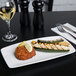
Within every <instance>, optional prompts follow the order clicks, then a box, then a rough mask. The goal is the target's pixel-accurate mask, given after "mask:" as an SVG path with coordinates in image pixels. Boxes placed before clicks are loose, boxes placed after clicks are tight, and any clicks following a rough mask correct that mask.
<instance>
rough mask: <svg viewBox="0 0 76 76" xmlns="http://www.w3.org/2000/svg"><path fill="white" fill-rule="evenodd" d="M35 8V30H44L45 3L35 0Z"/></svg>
mask: <svg viewBox="0 0 76 76" xmlns="http://www.w3.org/2000/svg"><path fill="white" fill-rule="evenodd" d="M32 5H33V8H34V17H33V26H34V30H38V29H42V28H43V25H44V20H43V13H42V7H43V5H44V2H43V1H41V0H34V1H33V3H32Z"/></svg>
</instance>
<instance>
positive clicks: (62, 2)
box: [15, 0, 76, 12]
mask: <svg viewBox="0 0 76 76" xmlns="http://www.w3.org/2000/svg"><path fill="white" fill-rule="evenodd" d="M16 1H17V2H18V1H19V0H15V2H16ZM33 1H34V0H30V4H29V12H33V7H32V2H33ZM43 1H45V5H44V7H43V11H48V10H49V11H76V0H43ZM47 3H48V4H47Z"/></svg>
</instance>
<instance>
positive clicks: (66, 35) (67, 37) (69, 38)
mask: <svg viewBox="0 0 76 76" xmlns="http://www.w3.org/2000/svg"><path fill="white" fill-rule="evenodd" d="M63 26H67V27H69V28H71V29H72V30H74V31H76V27H75V26H73V25H71V24H69V23H65V24H64V25H63ZM51 30H52V31H54V32H56V33H57V34H59V35H61V36H63V37H64V38H66V39H67V40H69V41H71V42H72V43H74V44H76V39H74V38H73V37H72V36H71V35H69V34H68V33H62V32H60V31H58V29H57V27H54V28H51ZM65 30H66V31H67V32H69V33H71V34H72V35H73V36H75V37H76V34H75V33H73V32H71V31H69V30H67V29H65Z"/></svg>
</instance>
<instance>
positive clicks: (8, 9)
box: [0, 0, 18, 42]
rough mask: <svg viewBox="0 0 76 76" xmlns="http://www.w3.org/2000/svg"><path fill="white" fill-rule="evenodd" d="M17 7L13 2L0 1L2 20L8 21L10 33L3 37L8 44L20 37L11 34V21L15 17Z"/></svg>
mask: <svg viewBox="0 0 76 76" xmlns="http://www.w3.org/2000/svg"><path fill="white" fill-rule="evenodd" d="M15 12H16V7H15V3H14V1H13V0H0V18H2V19H3V20H4V21H6V23H7V25H8V29H9V31H8V32H7V33H6V34H5V35H4V36H3V37H2V40H4V41H6V42H13V41H15V40H16V39H17V38H18V37H17V35H15V34H12V33H11V29H10V21H11V19H12V18H13V16H14V15H15Z"/></svg>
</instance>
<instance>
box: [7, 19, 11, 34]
mask: <svg viewBox="0 0 76 76" xmlns="http://www.w3.org/2000/svg"><path fill="white" fill-rule="evenodd" d="M6 22H7V24H8V35H11V28H10V20H8V21H6Z"/></svg>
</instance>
